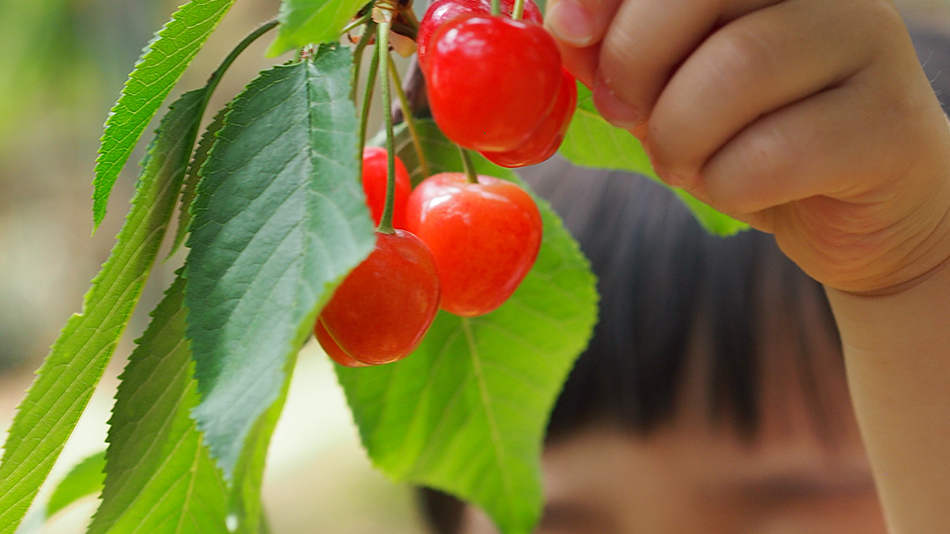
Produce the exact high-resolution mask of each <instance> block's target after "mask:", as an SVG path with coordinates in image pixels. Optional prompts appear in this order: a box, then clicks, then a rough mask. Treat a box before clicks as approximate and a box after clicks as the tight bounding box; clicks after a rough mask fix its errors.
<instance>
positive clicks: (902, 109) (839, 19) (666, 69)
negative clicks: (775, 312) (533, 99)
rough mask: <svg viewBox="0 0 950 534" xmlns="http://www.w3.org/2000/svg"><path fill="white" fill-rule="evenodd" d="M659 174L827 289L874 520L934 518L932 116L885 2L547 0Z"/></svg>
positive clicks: (937, 233) (948, 161)
mask: <svg viewBox="0 0 950 534" xmlns="http://www.w3.org/2000/svg"><path fill="white" fill-rule="evenodd" d="M547 16H548V18H547V20H546V25H547V27H548V28H549V30H550V31H551V32H552V33H553V34H554V35H555V36H556V37H557V38H558V40H559V46H560V48H561V51H562V55H563V57H564V60H565V63H566V65H567V67H568V69H569V70H571V72H572V73H573V74H574V75H575V76H577V77H578V78H579V79H580V80H581V81H582V82H583V83H585V84H587V85H588V86H589V87H591V88H592V90H593V93H594V102H595V104H596V105H597V107H598V109H599V110H600V112H601V113H602V114H603V115H604V117H605V118H607V119H608V120H609V121H611V122H612V123H613V124H615V125H617V126H621V127H624V128H627V129H629V130H630V131H631V132H632V133H633V134H634V135H636V136H637V137H639V138H640V139H641V140H642V141H643V144H644V147H645V148H646V149H647V151H648V153H649V154H650V157H651V160H652V162H653V164H654V167H655V168H656V170H657V172H658V174H659V175H660V177H661V178H662V179H663V180H664V181H665V182H666V183H668V184H670V185H672V186H677V187H682V188H684V189H686V190H687V191H689V192H690V193H692V194H693V195H694V196H696V197H698V198H700V199H702V200H704V201H706V202H707V203H709V204H711V205H712V206H713V207H716V208H718V209H720V210H721V211H724V212H726V213H729V214H730V215H733V216H734V217H736V218H738V219H741V220H744V221H747V222H749V223H750V224H751V225H752V226H754V227H755V228H758V229H761V230H763V231H767V232H771V233H773V234H774V235H775V237H776V240H777V242H778V244H779V246H780V247H781V248H782V250H783V251H784V252H785V253H786V254H787V255H788V256H789V257H790V258H791V259H792V260H793V261H795V262H796V263H797V264H798V265H799V266H800V267H802V269H803V270H804V271H805V272H806V273H808V274H809V275H810V276H812V277H814V278H815V279H816V280H818V281H819V282H821V283H822V284H824V285H825V288H826V291H827V293H828V296H829V299H830V301H831V304H832V309H833V312H834V314H835V318H836V320H837V322H838V326H839V329H840V331H841V336H842V342H843V347H844V353H845V362H846V366H847V370H848V383H849V385H850V392H851V398H852V402H853V407H854V412H855V415H856V418H857V421H858V423H859V428H860V433H861V436H862V438H863V442H864V445H865V447H866V450H867V451H868V455H869V458H870V463H871V467H872V471H873V473H874V479H875V482H876V486H877V490H878V493H879V496H880V499H881V502H882V504H883V508H884V512H885V516H886V518H887V525H888V529H889V530H888V532H891V533H920V532H950V514H947V512H946V511H947V510H950V462H947V461H946V459H947V454H946V443H948V442H950V395H946V392H947V391H950V312H948V310H950V128H948V123H947V119H946V117H945V116H944V114H943V112H942V111H941V109H940V106H939V104H938V102H937V99H936V97H935V95H934V94H933V91H932V89H931V88H930V85H929V83H928V81H927V78H926V77H925V75H924V73H923V71H922V69H921V67H920V65H919V63H918V60H917V58H916V56H915V54H914V51H913V48H912V46H911V42H910V38H909V37H908V35H907V30H906V28H905V26H904V24H903V22H902V20H901V18H900V16H899V14H898V12H897V10H896V8H895V6H894V5H893V3H891V2H890V1H888V0H840V1H835V2H828V1H826V0H786V1H778V0H669V1H668V2H655V1H653V0H551V2H550V3H549V7H548V15H547Z"/></svg>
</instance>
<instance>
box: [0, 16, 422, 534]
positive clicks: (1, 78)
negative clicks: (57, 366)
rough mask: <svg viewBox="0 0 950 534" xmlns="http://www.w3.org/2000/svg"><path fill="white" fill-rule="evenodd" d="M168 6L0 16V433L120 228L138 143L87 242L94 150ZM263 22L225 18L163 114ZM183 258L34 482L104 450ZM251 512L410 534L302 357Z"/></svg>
mask: <svg viewBox="0 0 950 534" xmlns="http://www.w3.org/2000/svg"><path fill="white" fill-rule="evenodd" d="M183 1H184V0H0V427H2V428H0V432H4V433H5V431H6V429H7V428H8V427H9V422H10V421H11V420H12V417H13V414H14V410H15V407H16V405H17V403H18V402H19V400H20V398H21V397H22V395H23V393H24V391H25V390H26V388H27V387H28V386H29V384H30V382H31V381H32V377H33V371H34V370H35V369H36V368H37V367H38V366H39V364H40V362H41V361H42V358H43V357H44V356H45V355H46V352H47V350H48V348H49V345H50V344H51V343H52V342H53V340H54V339H55V337H56V335H57V333H58V332H59V329H60V328H61V327H62V326H63V324H64V323H65V322H66V320H67V319H68V317H69V316H70V314H72V313H75V312H77V311H79V309H80V307H81V305H82V296H83V294H84V293H85V292H86V290H87V288H88V287H89V282H90V280H91V279H92V277H93V276H95V274H96V272H97V271H98V269H99V266H100V265H101V264H102V262H103V261H104V260H105V258H106V257H107V256H108V254H109V250H110V249H111V247H112V244H113V240H114V236H115V234H116V232H117V231H118V229H119V227H120V226H121V224H122V222H123V220H124V216H125V213H126V211H127V209H128V202H129V199H130V198H131V195H132V191H133V186H134V182H135V179H136V177H137V174H138V165H137V163H138V161H139V160H140V159H141V157H142V154H143V151H144V145H145V144H146V143H147V139H143V140H142V141H141V142H140V145H141V146H140V147H138V149H137V150H136V152H135V153H134V154H133V156H132V158H131V159H130V161H129V164H127V165H126V169H125V170H124V171H123V173H122V175H121V176H120V177H119V180H118V182H117V183H116V186H115V189H114V192H113V194H112V198H111V201H110V205H109V214H108V216H107V218H106V220H105V222H104V223H103V224H102V226H101V228H100V229H99V230H98V231H97V232H96V234H95V235H94V236H92V237H90V235H91V232H92V214H91V211H90V208H91V205H92V203H91V196H92V187H91V182H92V177H93V166H94V164H95V158H96V150H97V149H98V146H99V136H100V135H101V133H102V125H103V122H104V121H105V119H106V116H107V115H108V112H109V109H110V108H111V107H112V104H113V103H114V102H115V100H116V98H118V96H119V92H120V91H121V88H122V84H123V83H124V81H125V79H126V76H127V75H128V73H129V72H130V71H131V69H132V67H133V65H134V64H135V61H136V60H137V59H138V57H139V55H140V53H141V50H142V48H143V47H144V46H145V44H146V43H147V42H148V41H149V39H150V38H151V37H152V34H153V33H154V32H155V31H156V30H157V29H158V28H160V27H161V25H162V24H164V23H165V21H167V20H168V18H169V16H170V15H171V13H172V12H174V10H175V8H176V7H177V6H178V5H179V4H181V3H183ZM278 7H279V1H278V0H255V1H246V0H245V1H239V2H237V3H236V4H235V6H234V8H232V10H231V11H230V12H229V13H228V15H227V16H226V17H225V19H224V21H223V22H222V24H221V26H220V27H219V28H218V30H217V31H216V32H215V33H214V35H212V37H211V39H210V40H209V42H208V44H207V46H206V47H205V48H204V49H203V50H202V51H201V52H200V53H199V55H198V56H197V57H196V58H195V60H194V62H193V64H192V66H191V67H190V68H189V69H188V71H187V72H186V73H185V75H184V77H183V78H182V80H181V82H180V83H179V85H178V87H176V89H175V90H174V91H173V93H172V95H171V96H170V97H169V99H168V100H167V101H166V104H167V103H168V102H171V101H172V100H173V99H174V98H176V97H177V95H178V94H180V93H181V92H183V91H186V90H189V89H194V88H197V87H199V86H201V85H203V84H204V82H205V80H206V78H207V76H208V75H209V74H210V73H211V71H212V70H213V69H214V68H215V67H216V66H217V65H218V63H219V62H220V61H221V60H222V59H223V58H224V56H225V55H227V53H228V52H229V51H230V50H231V48H232V47H233V46H234V45H235V44H237V42H238V41H240V39H241V38H243V37H244V36H245V35H246V34H247V33H249V32H250V31H252V30H253V29H254V28H256V27H257V26H258V25H260V24H261V23H263V22H264V21H267V20H269V19H271V18H273V17H275V16H276V15H277V11H278ZM269 41H270V38H269V37H265V38H263V39H261V40H260V41H259V42H258V43H256V44H255V45H254V46H253V47H252V48H250V49H249V50H247V51H246V52H245V53H244V54H243V56H242V57H241V58H240V59H239V60H238V62H237V63H236V64H235V65H234V66H233V67H232V68H231V70H230V71H229V72H228V74H227V76H226V77H225V78H224V80H223V81H222V84H221V86H220V87H219V89H218V91H217V94H216V96H215V99H214V101H212V103H211V106H210V107H211V108H212V109H211V110H209V113H207V114H206V115H207V116H208V117H210V116H211V115H212V114H213V111H216V110H217V109H218V108H220V107H221V106H223V105H224V104H225V103H226V102H227V100H229V99H230V98H231V97H233V96H234V95H235V94H236V93H237V92H239V91H240V90H241V88H242V87H243V86H244V85H245V84H246V83H248V82H249V81H250V80H251V79H252V78H254V77H255V76H256V74H257V72H258V71H260V70H263V69H266V68H269V67H270V66H272V65H274V64H277V63H281V62H283V61H285V60H286V59H287V57H281V58H271V59H268V58H265V57H264V50H265V48H266V47H267V45H268V44H269ZM162 111H163V112H164V109H163V110H162ZM207 120H208V119H207V118H206V121H207ZM156 124H157V120H156V121H154V122H153V126H152V127H150V128H149V129H148V130H147V133H146V135H145V136H144V137H145V138H150V137H151V132H152V130H153V129H154V126H155V125H156ZM183 258H184V256H183V254H181V253H179V254H178V255H177V256H176V257H174V258H172V259H171V260H169V261H168V262H165V263H164V264H160V265H158V266H157V267H156V270H155V271H153V274H152V276H151V278H150V280H149V283H148V285H147V287H146V289H145V292H144V294H143V297H142V300H141V302H140V304H139V308H138V310H137V312H136V315H135V317H134V318H133V321H132V323H131V324H130V326H129V329H128V330H127V331H126V334H125V336H124V337H123V339H122V341H121V343H120V344H119V347H118V349H117V351H116V355H115V357H114V358H113V360H112V362H111V364H110V365H109V368H108V370H107V371H106V376H105V377H104V379H103V381H102V383H101V384H100V386H99V389H98V390H97V392H96V394H95V396H94V397H93V399H92V401H91V402H90V404H89V408H88V409H87V412H86V414H85V415H84V416H83V419H82V420H81V421H80V423H79V426H78V428H77V429H76V431H75V433H74V434H73V437H72V438H71V439H70V442H69V443H68V445H67V447H66V450H65V451H64V453H63V456H62V457H61V458H60V462H59V463H58V464H57V467H56V468H55V469H54V471H53V473H52V475H51V476H50V479H49V482H51V483H55V482H56V481H58V479H60V478H61V477H62V476H63V475H64V474H65V472H66V471H68V469H69V468H70V467H71V466H72V465H73V464H74V463H76V462H77V461H78V460H80V459H81V458H83V457H85V456H86V455H88V454H91V453H94V452H96V451H99V450H102V449H103V448H105V443H104V438H105V435H106V421H107V420H108V417H109V410H111V407H112V403H113V396H114V394H115V388H116V385H117V379H116V377H117V376H118V374H119V373H120V372H121V371H122V368H123V367H124V365H125V360H126V357H127V356H128V354H129V352H131V347H132V343H131V340H133V339H135V338H136V337H138V335H139V334H140V333H141V332H142V330H144V328H145V326H146V325H147V322H148V316H147V312H148V311H149V310H151V309H152V308H153V307H154V306H155V304H157V302H158V300H159V299H160V297H161V295H162V292H163V291H164V290H165V288H166V287H167V286H168V284H170V283H171V280H172V277H173V271H174V270H175V269H176V268H177V267H178V266H179V265H180V264H181V261H182V260H183ZM3 439H5V436H4V437H3ZM48 485H49V484H48ZM48 489H49V488H48V487H47V488H46V489H45V490H44V492H45V491H48ZM40 498H41V499H42V498H43V495H42V494H41V497H40ZM265 501H266V502H265V504H266V506H267V508H268V514H269V516H270V519H271V523H272V526H273V530H274V532H275V534H281V533H314V532H320V533H328V534H336V533H340V534H343V533H346V534H369V533H374V534H378V533H382V532H385V533H393V534H413V533H420V532H423V530H422V529H421V528H420V527H419V526H418V524H419V522H418V521H419V520H418V514H417V512H416V506H415V501H414V497H413V495H412V493H411V492H410V490H409V489H408V488H406V487H404V486H400V485H396V484H393V483H391V482H389V481H388V480H386V479H385V477H384V476H383V475H381V474H379V473H378V472H376V471H374V470H373V469H372V467H371V466H370V464H369V462H368V460H367V459H366V455H365V453H364V451H363V449H362V447H361V445H360V444H359V440H358V437H357V434H356V430H355V427H354V426H353V423H352V418H351V416H350V414H349V410H348V408H347V407H346V403H345V400H344V398H343V394H342V390H341V389H340V388H339V386H338V385H337V382H336V378H335V376H334V375H333V371H332V368H331V366H330V363H329V360H328V359H327V358H326V357H325V356H324V355H323V354H322V353H321V352H320V350H319V348H318V347H317V346H316V345H313V344H311V345H308V346H307V347H306V348H305V350H304V352H303V354H302V355H301V358H300V360H299V364H298V370H297V372H296V374H295V377H294V382H293V384H292V386H291V390H290V398H289V399H288V403H287V407H286V409H285V411H284V415H283V417H282V419H281V421H280V424H279V426H278V428H277V432H276V434H275V436H274V442H273V445H272V447H271V451H270V457H269V460H268V472H267V475H266V480H265ZM96 504H97V502H96V501H95V499H87V500H86V501H84V502H83V503H82V504H80V505H77V506H75V507H74V508H73V509H71V510H68V511H66V512H64V513H62V514H61V515H60V516H57V517H56V518H55V519H54V520H53V521H52V522H51V523H50V524H49V525H48V527H47V529H46V530H45V532H51V533H52V532H56V533H80V532H85V525H86V522H87V520H88V518H89V516H90V514H91V513H92V512H93V511H94V510H95V507H96Z"/></svg>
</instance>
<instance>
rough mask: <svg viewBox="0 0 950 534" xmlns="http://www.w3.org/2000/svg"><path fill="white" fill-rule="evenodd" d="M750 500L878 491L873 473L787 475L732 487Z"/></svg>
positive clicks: (759, 479) (761, 477) (776, 475)
mask: <svg viewBox="0 0 950 534" xmlns="http://www.w3.org/2000/svg"><path fill="white" fill-rule="evenodd" d="M730 486H731V489H735V490H737V491H738V492H739V493H741V494H744V495H747V496H761V497H769V498H789V497H807V496H810V495H817V494H839V495H850V494H861V493H866V492H869V491H872V492H873V491H874V490H875V488H874V479H873V478H872V477H871V475H870V473H860V474H859V473H839V474H836V475H829V474H828V473H821V472H783V473H775V474H766V475H760V476H755V477H750V478H748V479H745V480H737V481H735V482H733V483H731V484H730Z"/></svg>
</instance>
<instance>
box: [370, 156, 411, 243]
mask: <svg viewBox="0 0 950 534" xmlns="http://www.w3.org/2000/svg"><path fill="white" fill-rule="evenodd" d="M388 158H389V152H388V151H387V150H386V149H385V148H383V147H379V146H368V147H366V148H364V149H363V192H364V193H365V194H366V204H368V205H369V211H370V214H371V215H372V216H373V222H374V223H376V224H377V225H378V224H379V219H380V218H382V216H383V207H384V206H385V205H386V183H387V174H388V172H389V159H388ZM410 191H412V184H411V183H410V182H409V171H408V170H406V165H405V164H404V163H403V162H402V160H401V159H399V156H396V196H395V200H394V202H393V228H403V229H405V227H406V201H408V200H409V192H410Z"/></svg>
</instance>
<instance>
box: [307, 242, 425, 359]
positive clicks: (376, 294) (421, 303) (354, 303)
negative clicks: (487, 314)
mask: <svg viewBox="0 0 950 534" xmlns="http://www.w3.org/2000/svg"><path fill="white" fill-rule="evenodd" d="M440 295H441V292H440V286H439V276H438V271H437V268H436V264H435V258H434V257H433V256H432V253H431V252H430V251H429V249H428V247H427V246H426V245H425V243H423V242H422V240H420V239H419V238H418V237H416V236H415V235H413V234H411V233H409V232H407V231H405V230H398V229H397V230H396V233H395V234H384V233H380V232H377V233H376V246H375V248H374V249H373V252H371V253H370V255H369V257H367V258H366V260H364V261H363V263H361V264H359V265H358V266H357V267H356V268H355V269H353V271H351V272H350V274H349V275H348V276H347V277H346V279H345V280H343V283H341V284H340V286H339V287H337V289H336V291H335V292H334V293H333V297H332V298H331V299H330V301H329V302H328V303H327V305H326V306H325V307H324V308H323V311H321V312H320V317H319V319H318V321H317V324H316V325H315V327H314V334H315V335H316V337H317V340H318V341H319V342H320V345H321V346H323V349H324V350H325V351H326V352H327V354H328V355H329V356H330V357H331V358H333V359H334V360H335V361H336V362H337V363H339V364H341V365H346V366H349V367H356V366H360V365H380V364H384V363H391V362H395V361H397V360H401V359H402V358H405V357H406V356H408V355H409V354H410V353H412V351H414V350H415V349H416V347H418V346H419V343H421V342H422V339H423V338H424V337H425V334H426V332H427V331H428V330H429V327H430V326H431V325H432V321H433V320H435V316H436V313H438V311H439V299H440Z"/></svg>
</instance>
